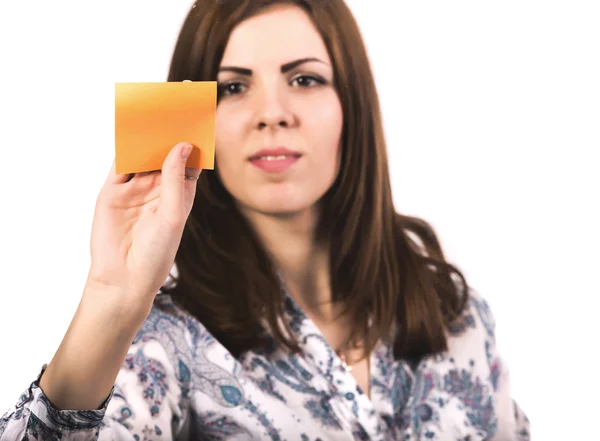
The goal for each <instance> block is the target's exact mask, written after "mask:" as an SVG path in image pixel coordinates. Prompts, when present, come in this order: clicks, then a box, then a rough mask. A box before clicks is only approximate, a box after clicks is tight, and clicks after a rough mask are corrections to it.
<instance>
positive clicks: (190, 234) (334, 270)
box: [162, 0, 468, 360]
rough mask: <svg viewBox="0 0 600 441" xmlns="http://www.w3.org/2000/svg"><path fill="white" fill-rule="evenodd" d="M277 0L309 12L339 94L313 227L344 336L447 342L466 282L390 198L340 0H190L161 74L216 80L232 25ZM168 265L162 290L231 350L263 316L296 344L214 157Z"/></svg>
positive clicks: (405, 350) (410, 353)
mask: <svg viewBox="0 0 600 441" xmlns="http://www.w3.org/2000/svg"><path fill="white" fill-rule="evenodd" d="M275 4H292V5H297V6H299V7H301V8H303V9H304V11H306V13H307V14H308V15H309V16H310V18H311V19H312V21H313V23H314V25H315V26H316V28H317V30H318V31H319V33H320V35H321V36H322V38H323V40H324V42H325V45H326V47H327V49H328V52H329V56H330V58H331V60H332V62H333V69H334V77H335V80H334V81H335V88H336V90H337V93H338V95H339V98H340V100H341V104H342V109H343V116H344V126H343V129H342V138H341V167H340V171H339V174H338V176H337V178H336V180H335V182H334V183H333V185H332V186H331V188H330V189H329V190H328V191H327V192H326V194H325V195H324V196H323V199H322V201H321V202H322V204H321V205H322V211H321V216H320V219H319V223H318V228H317V236H316V237H317V239H318V240H326V242H323V243H326V244H328V245H329V251H330V261H329V267H330V268H329V269H330V273H331V290H332V293H333V294H332V296H333V300H334V301H335V302H340V303H339V304H341V305H343V306H344V310H345V313H346V314H348V315H347V317H349V318H351V319H352V320H353V321H352V323H354V324H355V326H354V327H353V330H352V334H351V335H350V336H349V338H348V340H347V343H348V344H353V343H355V342H356V341H358V340H360V341H361V343H362V344H361V346H363V347H364V349H365V353H366V354H368V353H369V352H370V351H371V350H372V349H373V348H374V346H375V345H376V344H377V342H378V341H379V340H380V339H383V340H385V341H388V342H393V351H394V357H395V358H396V359H400V358H404V359H410V360H415V359H420V358H422V357H424V356H426V355H431V354H435V353H438V352H442V351H445V350H447V340H446V333H445V331H446V329H447V327H448V326H450V325H451V323H452V322H453V321H454V320H455V319H457V318H458V317H459V316H460V315H461V314H462V312H463V310H464V308H465V305H466V302H467V297H468V289H467V284H466V281H465V279H464V276H463V275H462V274H461V272H460V271H459V270H458V269H457V268H456V267H454V266H453V265H451V264H450V263H448V262H446V260H445V257H444V254H443V252H442V248H441V246H440V244H439V242H438V239H437V237H436V234H435V232H434V231H433V228H432V227H431V226H430V225H429V224H428V223H427V222H425V221H423V220H422V219H418V218H415V217H411V216H405V215H401V214H399V213H397V212H396V210H395V208H394V204H393V201H392V191H391V185H390V177H389V171H388V161H387V154H386V143H385V140H384V132H383V127H382V120H381V115H380V107H379V99H378V96H377V91H376V88H375V84H374V79H373V76H372V72H371V68H370V63H369V59H368V56H367V52H366V49H365V46H364V43H363V41H362V37H361V35H360V31H359V28H358V26H357V23H356V22H355V19H354V17H353V16H352V13H351V12H350V10H349V9H348V7H347V6H346V4H345V3H344V1H343V0H198V1H197V2H196V3H195V4H194V6H193V7H192V9H191V10H190V12H189V13H188V15H187V17H186V18H185V20H184V23H183V25H182V28H181V31H180V34H179V37H178V40H177V42H176V45H175V48H174V53H173V56H172V60H171V66H170V71H169V75H168V81H183V80H185V79H190V80H193V81H216V78H217V73H218V69H219V64H220V62H221V59H222V56H223V53H224V50H225V46H226V44H227V42H228V38H229V35H230V33H231V32H232V30H233V29H234V28H235V27H236V26H237V25H238V24H239V23H240V22H242V21H243V20H245V19H247V18H250V17H252V16H255V15H257V14H259V13H260V12H262V11H263V10H264V8H266V7H269V6H272V5H275ZM175 265H176V268H177V275H175V276H173V279H174V282H175V284H174V285H173V286H171V287H163V288H162V291H163V292H166V293H169V294H171V295H172V297H173V300H174V301H175V302H176V303H178V304H179V305H181V306H182V307H183V308H185V309H186V310H187V311H188V312H190V313H191V314H192V315H193V316H195V317H196V318H197V319H198V320H199V321H200V322H201V323H202V324H203V325H204V326H205V327H206V329H207V330H208V331H209V332H211V333H212V335H213V336H214V337H215V338H217V339H218V340H219V341H220V342H221V343H222V344H223V345H224V346H225V347H226V348H227V349H228V350H230V351H231V352H232V354H234V356H238V355H240V354H241V353H243V352H244V351H246V350H250V349H253V348H258V347H259V346H260V345H262V344H264V342H265V340H263V338H264V337H265V335H266V333H265V331H266V329H265V326H264V325H263V323H265V322H266V323H267V326H268V328H269V329H270V331H271V335H272V338H274V339H275V341H276V342H277V343H278V344H279V345H282V346H281V347H287V348H288V349H289V350H291V351H297V350H298V345H297V342H296V341H294V339H293V337H291V336H292V335H293V334H291V333H290V329H289V328H288V324H287V323H284V321H281V320H279V318H280V317H281V316H282V314H283V312H284V308H285V302H284V298H285V291H284V288H283V286H282V281H281V279H280V278H279V275H278V274H277V272H276V270H275V268H274V262H272V261H271V259H270V257H269V255H268V253H267V251H266V249H265V248H264V246H263V243H262V242H261V240H260V239H259V237H258V235H257V233H256V232H255V230H254V229H253V227H252V225H251V224H250V222H249V221H248V220H247V219H246V218H245V217H244V216H243V215H242V214H241V212H240V211H239V210H238V209H237V208H236V204H235V201H234V199H233V197H232V195H231V194H230V193H229V192H228V191H227V190H226V189H225V188H224V186H223V184H222V183H221V181H220V179H219V177H218V164H216V165H215V171H214V172H210V173H202V174H201V176H200V179H199V182H198V187H197V191H196V197H195V201H194V205H193V207H192V211H191V213H190V216H189V218H188V221H187V223H186V226H185V228H184V232H183V236H182V240H181V243H180V246H179V249H178V252H177V255H176V258H175ZM457 281H460V282H461V283H457ZM365 312H367V314H366V313H365ZM369 318H371V323H370V324H369ZM286 328H287V329H286Z"/></svg>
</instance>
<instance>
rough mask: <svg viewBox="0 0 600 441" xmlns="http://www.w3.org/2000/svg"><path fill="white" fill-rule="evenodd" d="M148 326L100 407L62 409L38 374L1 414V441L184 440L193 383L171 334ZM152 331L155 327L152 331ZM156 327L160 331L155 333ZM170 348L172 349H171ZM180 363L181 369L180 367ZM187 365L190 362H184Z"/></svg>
mask: <svg viewBox="0 0 600 441" xmlns="http://www.w3.org/2000/svg"><path fill="white" fill-rule="evenodd" d="M149 327H153V326H152V323H150V322H149V323H147V324H146V325H144V327H143V328H142V330H140V333H138V336H137V337H136V339H135V340H134V343H133V344H132V345H131V348H130V350H129V351H128V354H127V357H126V359H125V362H124V363H123V366H122V367H121V370H120V371H119V374H118V376H117V379H116V381H115V384H114V386H113V388H112V390H111V392H110V394H109V396H108V397H107V399H106V400H105V401H104V403H103V404H102V406H101V407H100V408H99V409H95V410H57V409H56V408H55V407H54V406H53V405H52V403H51V402H50V401H49V400H48V398H47V397H46V396H45V394H44V392H43V391H42V389H41V388H40V387H39V381H40V379H41V377H42V375H43V373H44V371H45V369H46V365H44V366H43V367H42V370H41V372H40V374H39V376H38V378H37V379H36V380H35V381H34V382H32V383H31V385H30V387H29V388H28V389H27V390H26V391H25V392H24V393H23V394H22V395H21V397H20V398H19V400H18V402H17V403H16V405H15V406H14V407H12V408H11V409H10V410H8V411H7V412H6V413H5V414H4V416H3V417H2V418H1V419H0V441H16V440H30V441H31V440H37V441H54V440H61V441H88V440H99V441H109V440H110V441H113V440H115V441H117V440H118V441H139V440H144V439H146V440H148V439H151V440H154V441H160V440H175V439H178V438H180V437H183V438H184V439H185V437H186V435H185V433H184V431H185V430H186V426H187V417H186V415H187V407H188V406H187V395H188V394H187V391H188V390H189V387H188V385H187V384H186V383H185V380H186V379H185V378H182V376H181V372H182V371H186V369H187V368H184V369H183V370H182V364H183V361H181V360H176V359H174V358H171V357H177V353H176V352H175V351H169V349H172V348H174V346H173V345H171V344H170V342H171V341H172V340H171V339H169V335H170V334H172V332H171V331H167V332H164V334H163V333H161V335H159V333H157V332H156V331H157V329H156V328H154V329H153V330H149V329H148V328H149ZM149 331H150V332H149ZM151 331H155V332H151ZM170 352H171V353H170ZM175 366H178V367H179V369H178V370H177V371H178V372H176V370H175ZM183 366H184V367H185V364H183Z"/></svg>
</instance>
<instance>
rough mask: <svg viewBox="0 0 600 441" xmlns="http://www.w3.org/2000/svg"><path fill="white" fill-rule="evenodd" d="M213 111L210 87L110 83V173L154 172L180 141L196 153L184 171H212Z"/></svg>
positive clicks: (214, 103) (214, 95)
mask: <svg viewBox="0 0 600 441" xmlns="http://www.w3.org/2000/svg"><path fill="white" fill-rule="evenodd" d="M216 110H217V83H216V81H193V82H163V83H116V84H115V162H116V172H117V173H118V174H125V173H140V172H145V171H153V170H160V169H162V165H163V162H164V160H165V158H166V157H167V154H168V153H169V152H170V151H171V149H172V148H173V147H174V146H175V144H177V143H178V142H181V141H187V142H190V143H191V144H192V145H194V146H195V147H196V148H195V149H194V150H193V151H192V154H191V156H190V158H189V159H188V162H187V166H188V167H196V168H202V169H209V170H212V169H214V158H215V113H216Z"/></svg>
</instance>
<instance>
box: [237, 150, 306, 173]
mask: <svg viewBox="0 0 600 441" xmlns="http://www.w3.org/2000/svg"><path fill="white" fill-rule="evenodd" d="M301 156H302V155H301V154H300V153H298V152H294V151H292V150H289V149H286V148H285V147H277V148H273V149H262V150H260V151H258V152H256V153H255V154H253V155H252V156H251V157H250V158H248V160H249V161H250V163H251V164H252V165H253V166H255V167H257V168H258V169H260V170H262V171H263V172H266V173H283V172H285V171H286V170H288V169H289V168H290V167H292V166H293V165H294V164H295V163H296V162H297V161H298V160H299V159H300V157H301Z"/></svg>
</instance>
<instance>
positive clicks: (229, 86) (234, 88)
mask: <svg viewBox="0 0 600 441" xmlns="http://www.w3.org/2000/svg"><path fill="white" fill-rule="evenodd" d="M244 87H245V86H244V85H243V84H242V83H239V82H236V81H232V82H229V83H223V84H219V87H218V91H219V94H218V95H219V97H224V96H231V95H237V94H238V93H242V92H243V90H244Z"/></svg>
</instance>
